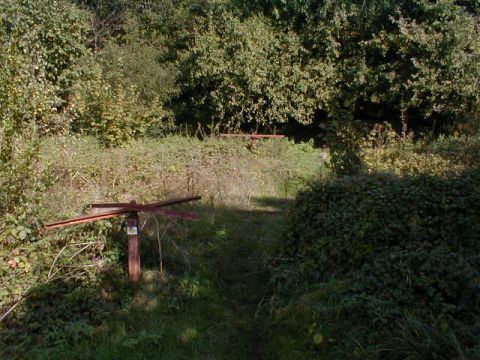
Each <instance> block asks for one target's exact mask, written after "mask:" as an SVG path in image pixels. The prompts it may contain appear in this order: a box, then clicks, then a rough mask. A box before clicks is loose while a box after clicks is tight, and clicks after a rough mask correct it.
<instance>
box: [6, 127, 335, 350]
mask: <svg viewBox="0 0 480 360" xmlns="http://www.w3.org/2000/svg"><path fill="white" fill-rule="evenodd" d="M39 149H40V151H39V157H38V158H37V159H36V160H35V161H34V162H33V163H32V164H31V166H32V168H33V169H45V166H46V164H48V165H49V167H48V168H49V170H48V173H47V172H45V174H48V178H49V179H51V180H49V183H48V184H47V183H45V186H44V187H43V188H42V190H41V191H40V192H36V194H37V195H35V196H37V197H38V205H36V207H35V209H36V210H38V211H37V212H36V217H35V219H36V220H35V221H36V222H35V223H34V225H32V226H33V227H34V229H33V230H32V231H33V232H34V233H35V234H38V235H36V237H35V238H34V237H31V236H28V238H24V236H23V233H22V235H19V236H20V238H19V243H16V245H15V246H14V247H13V246H12V247H11V248H8V249H7V250H8V251H6V252H5V256H6V257H7V258H8V259H7V260H10V259H13V260H14V261H16V260H15V259H16V258H17V257H18V259H19V260H20V261H19V263H20V262H21V261H24V262H25V264H28V265H25V266H28V267H29V269H31V270H29V272H25V271H20V270H19V269H20V265H18V266H15V267H13V266H10V267H7V268H6V269H5V271H6V272H7V273H6V275H5V276H2V284H3V285H4V286H2V289H3V290H4V292H5V293H4V294H3V295H2V297H1V298H0V301H1V302H0V308H1V309H2V314H4V313H5V312H6V311H8V310H10V309H12V308H13V311H12V312H11V313H9V315H8V316H7V317H6V318H5V320H4V321H2V322H1V323H0V334H1V344H2V346H1V350H0V354H1V355H2V356H3V357H5V358H8V359H17V358H29V359H47V358H48V359H56V358H58V359H64V358H66V357H67V358H71V359H76V358H77V359H89V358H95V359H112V358H115V359H138V358H148V359H155V358H161V359H168V358H175V359H178V358H189V357H190V358H191V357H194V358H221V359H223V358H249V357H252V356H253V357H255V356H258V354H259V353H260V352H261V351H262V349H261V346H260V345H259V344H261V336H262V335H261V330H262V328H263V327H262V325H261V323H262V322H261V321H260V318H259V317H258V316H260V315H258V316H256V314H258V313H259V309H258V304H259V303H261V301H262V298H263V297H264V295H265V291H264V289H265V287H264V284H265V283H266V281H267V278H268V276H267V274H266V272H267V264H266V261H265V259H267V258H268V255H267V254H268V252H269V251H270V249H271V247H272V244H273V242H274V241H275V239H276V238H278V237H279V233H280V231H281V227H282V226H281V225H282V222H283V220H282V218H283V216H282V215H281V214H279V213H278V211H279V210H282V209H283V208H284V207H285V206H286V204H287V203H288V201H290V199H292V198H293V197H294V196H295V194H296V193H297V191H298V190H299V189H301V188H304V187H305V186H306V185H307V184H308V183H309V182H310V181H311V180H313V179H315V178H316V177H318V176H326V174H327V170H326V168H325V166H324V162H325V155H324V154H323V152H321V151H319V150H316V149H314V148H313V146H312V145H310V144H293V143H292V142H289V141H288V140H280V141H279V140H274V141H260V142H257V143H255V144H253V145H252V144H250V143H249V142H245V141H237V140H223V139H214V138H212V139H207V140H204V141H199V140H197V139H193V138H185V137H179V136H178V137H167V138H165V139H161V140H153V139H145V140H142V141H138V142H134V143H133V144H131V145H130V146H128V147H124V148H117V149H101V148H100V147H99V145H98V144H97V142H96V141H95V140H94V139H92V138H85V137H54V138H49V139H46V140H44V141H43V142H42V143H41V146H40V148H39ZM186 194H199V195H202V197H203V199H202V201H201V202H199V203H197V204H192V205H187V207H189V208H190V210H191V211H195V212H196V213H198V214H199V215H200V217H201V221H199V222H197V223H185V222H182V221H172V220H166V219H161V218H159V219H154V218H152V217H142V218H141V225H142V238H141V251H142V267H143V275H144V276H143V280H142V281H141V283H140V284H138V285H137V286H132V285H131V284H129V283H128V281H127V280H126V278H127V276H126V268H125V264H126V249H125V246H126V235H125V234H124V232H125V229H124V224H123V222H122V220H121V219H116V220H107V221H100V222H96V223H92V224H86V225H80V226H75V227H71V228H64V229H57V230H51V231H44V230H42V229H41V226H42V223H46V222H49V221H53V220H57V219H62V218H67V217H72V216H77V215H80V214H82V213H85V212H86V211H87V205H88V204H89V203H93V202H110V201H130V200H132V199H135V200H137V201H138V202H141V203H148V202H150V201H156V200H158V199H163V198H165V197H169V196H172V197H174V196H182V195H186ZM40 195H41V196H40ZM17 231H22V229H19V230H17ZM22 240H24V241H23V242H22ZM159 246H160V247H161V256H160V252H159ZM22 268H24V267H23V266H22ZM29 276H30V277H32V279H35V281H32V282H30V283H29V282H27V281H26V280H27V278H28V277H29ZM27 283H28V284H30V285H29V286H28V287H25V284H27ZM20 286H21V287H20ZM19 292H20V295H18V296H16V295H15V294H18V293H19ZM232 343H235V345H234V346H232V345H231V344H232Z"/></svg>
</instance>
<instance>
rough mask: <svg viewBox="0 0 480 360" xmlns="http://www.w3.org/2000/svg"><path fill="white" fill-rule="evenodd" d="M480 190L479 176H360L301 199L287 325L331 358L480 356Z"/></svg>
mask: <svg viewBox="0 0 480 360" xmlns="http://www.w3.org/2000/svg"><path fill="white" fill-rule="evenodd" d="M479 186H480V172H478V171H473V172H470V173H466V174H464V176H462V177H459V178H453V179H444V178H439V177H434V176H421V177H404V178H397V177H395V176H394V175H360V176H354V177H344V178H340V179H337V180H334V181H332V182H330V183H321V184H317V185H316V186H314V187H313V188H312V189H311V190H309V191H307V192H304V193H302V194H301V195H300V196H299V197H298V200H297V202H296V204H295V205H294V206H293V208H292V210H291V212H290V215H289V220H288V225H287V231H286V234H285V237H284V239H283V242H282V244H281V249H280V251H279V254H278V256H277V257H278V258H279V259H282V261H279V262H278V263H277V265H276V267H275V269H274V284H275V286H276V293H277V295H279V296H280V298H282V297H283V298H287V299H288V298H294V299H296V300H294V301H293V302H292V303H291V304H290V305H289V306H287V307H285V308H283V309H282V308H281V309H280V310H278V311H277V316H278V318H277V320H278V319H281V321H280V320H279V321H280V322H283V321H284V322H285V323H286V324H288V326H293V327H294V328H296V331H297V332H298V331H299V332H300V334H301V333H302V331H303V336H304V338H302V337H301V336H300V338H301V340H302V341H305V344H306V345H305V348H306V349H309V350H310V351H311V352H312V353H321V354H324V355H326V356H327V358H328V356H330V357H331V358H369V359H371V358H391V356H395V357H396V358H406V357H407V356H413V355H412V352H413V354H414V356H413V358H436V359H451V358H457V357H458V358H462V355H463V356H465V358H469V357H472V358H473V357H475V356H478V355H479V352H478V351H479V350H480V348H479V344H478V337H477V336H476V335H475V334H478V330H479V328H478V327H479V321H480V291H479V287H478V279H479V277H480V256H479V251H480V227H479V225H478V222H477V221H476V219H478V216H479V215H480V205H479V204H480V203H479V201H480V191H479V189H480V187H479ZM282 313H283V315H282ZM285 313H286V314H287V316H285ZM298 319H302V320H300V321H298ZM415 324H417V325H418V326H417V325H415ZM419 324H420V325H419ZM414 325H415V326H417V328H416V329H414V328H412V326H414ZM288 326H287V327H288ZM312 326H313V330H311V329H310V333H309V327H312ZM405 326H406V327H407V328H408V329H406V328H405ZM419 327H420V328H421V329H419ZM425 329H431V331H430V330H428V331H430V332H428V331H427V330H425ZM419 331H420V332H423V334H422V336H425V331H427V332H428V333H429V334H430V335H431V337H432V338H434V337H435V334H437V335H438V334H440V335H441V336H440V335H438V336H437V338H435V339H434V340H432V341H437V340H438V341H440V340H439V339H443V340H441V341H443V342H445V343H446V344H441V343H435V342H434V344H433V345H432V346H431V347H429V346H428V341H429V340H428V339H426V338H425V337H424V338H421V337H420V335H419V337H418V338H417V339H415V336H414V335H412V334H414V333H415V332H419ZM314 335H317V337H316V338H315V337H314ZM320 336H322V339H325V341H323V340H322V341H317V340H319V339H320ZM442 336H443V338H442ZM297 337H298V335H297ZM445 339H449V340H445ZM412 342H413V343H412ZM426 342H427V343H426ZM407 343H409V344H410V346H409V347H407V346H405V347H404V346H403V345H402V346H400V345H399V344H404V345H405V344H407ZM393 349H395V351H394V350H393ZM422 351H423V352H422ZM422 356H424V357H422ZM425 356H426V357H425Z"/></svg>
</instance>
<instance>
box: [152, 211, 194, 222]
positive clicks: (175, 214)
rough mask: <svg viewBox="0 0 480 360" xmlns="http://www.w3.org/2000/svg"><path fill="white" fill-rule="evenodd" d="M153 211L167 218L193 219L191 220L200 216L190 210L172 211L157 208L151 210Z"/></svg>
mask: <svg viewBox="0 0 480 360" xmlns="http://www.w3.org/2000/svg"><path fill="white" fill-rule="evenodd" d="M153 213H155V214H158V215H163V216H166V217H169V218H175V219H183V220H193V221H197V220H200V217H199V216H198V215H197V214H194V213H191V212H180V211H174V210H163V209H157V210H155V211H153Z"/></svg>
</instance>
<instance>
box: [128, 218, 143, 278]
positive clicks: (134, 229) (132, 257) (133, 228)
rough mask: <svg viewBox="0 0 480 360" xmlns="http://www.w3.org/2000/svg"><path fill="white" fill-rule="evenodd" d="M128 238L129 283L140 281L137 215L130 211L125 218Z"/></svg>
mask: <svg viewBox="0 0 480 360" xmlns="http://www.w3.org/2000/svg"><path fill="white" fill-rule="evenodd" d="M127 237H128V275H129V277H130V281H132V282H137V281H138V280H139V279H140V246H139V231H138V213H137V212H136V211H132V212H131V213H130V215H128V217H127Z"/></svg>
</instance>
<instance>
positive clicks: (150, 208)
mask: <svg viewBox="0 0 480 360" xmlns="http://www.w3.org/2000/svg"><path fill="white" fill-rule="evenodd" d="M200 199H201V196H191V197H187V198H178V199H171V200H167V201H161V202H157V203H153V204H149V205H140V204H135V203H112V204H92V207H95V208H112V207H113V208H116V209H115V210H112V211H108V212H103V213H100V214H92V215H87V216H81V217H76V218H72V219H65V220H60V221H56V222H53V223H49V224H46V225H45V226H44V227H45V229H47V230H49V229H55V228H59V227H63V226H69V225H77V224H83V223H87V222H92V221H97V220H104V219H109V218H112V217H115V216H119V215H128V214H129V213H131V212H132V211H133V212H138V211H145V212H153V213H155V214H158V215H162V216H166V217H170V218H177V219H184V220H199V219H200V218H199V217H198V216H197V215H196V214H194V213H190V212H180V211H173V210H163V209H159V207H164V206H168V205H175V204H181V203H185V202H188V201H195V200H200Z"/></svg>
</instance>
